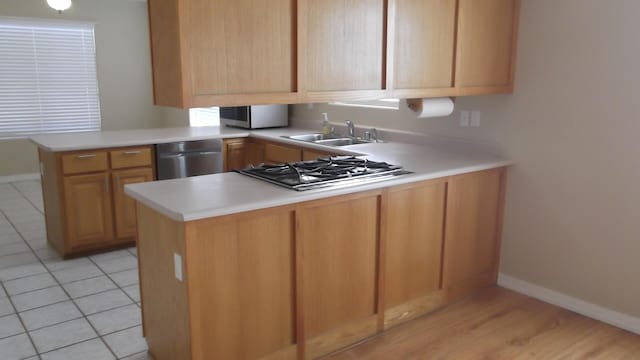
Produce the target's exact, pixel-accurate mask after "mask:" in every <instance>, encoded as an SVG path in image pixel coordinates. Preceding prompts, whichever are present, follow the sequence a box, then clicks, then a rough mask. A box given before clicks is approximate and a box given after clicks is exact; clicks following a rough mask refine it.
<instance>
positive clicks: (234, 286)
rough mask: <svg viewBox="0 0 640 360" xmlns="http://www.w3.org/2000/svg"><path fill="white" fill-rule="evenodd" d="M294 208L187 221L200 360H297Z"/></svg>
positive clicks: (191, 299) (194, 335) (193, 341)
mask: <svg viewBox="0 0 640 360" xmlns="http://www.w3.org/2000/svg"><path fill="white" fill-rule="evenodd" d="M292 210H293V209H292V208H288V209H278V210H274V209H267V210H263V211H258V212H251V213H250V214H239V215H232V216H227V217H220V218H214V219H205V220H200V221H195V222H191V223H189V224H187V228H186V231H187V241H186V247H187V248H186V256H185V258H186V266H187V272H186V281H187V282H188V284H189V296H188V298H189V302H190V304H191V308H190V311H189V313H190V328H191V334H190V335H191V344H192V346H191V349H192V352H193V356H192V358H193V359H202V360H206V359H266V358H269V359H295V358H296V343H297V340H296V338H297V337H296V328H295V309H294V307H295V301H294V296H295V293H294V288H295V284H294V281H295V280H294V279H295V276H294V274H295V270H294V215H293V211H292ZM145 295H147V294H146V293H145Z"/></svg>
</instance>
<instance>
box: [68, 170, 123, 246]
mask: <svg viewBox="0 0 640 360" xmlns="http://www.w3.org/2000/svg"><path fill="white" fill-rule="evenodd" d="M110 187H111V185H110V183H109V175H108V174H107V173H99V174H92V175H76V176H67V177H65V178H64V209H65V216H66V223H67V242H66V243H68V247H69V248H70V249H78V248H80V249H81V248H83V247H85V246H89V247H90V246H91V245H94V244H96V243H100V242H104V241H109V240H112V239H113V223H112V215H111V194H110V190H111V189H110Z"/></svg>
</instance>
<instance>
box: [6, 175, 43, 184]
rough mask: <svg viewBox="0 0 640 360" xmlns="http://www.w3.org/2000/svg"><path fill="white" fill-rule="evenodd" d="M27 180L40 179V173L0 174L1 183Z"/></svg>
mask: <svg viewBox="0 0 640 360" xmlns="http://www.w3.org/2000/svg"><path fill="white" fill-rule="evenodd" d="M25 180H40V174H38V173H33V174H17V175H8V176H0V184H4V183H10V182H16V181H25Z"/></svg>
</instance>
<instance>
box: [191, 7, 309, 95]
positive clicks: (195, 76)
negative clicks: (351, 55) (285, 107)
mask: <svg viewBox="0 0 640 360" xmlns="http://www.w3.org/2000/svg"><path fill="white" fill-rule="evenodd" d="M184 10H185V12H184V23H183V31H184V35H185V36H184V37H185V38H186V39H187V40H186V43H185V44H184V45H185V47H184V48H183V51H187V52H188V56H187V57H185V60H186V65H187V66H186V69H185V71H184V72H183V73H184V74H185V75H187V76H189V77H190V79H191V86H190V88H189V89H188V90H189V91H191V92H192V93H193V95H194V96H198V95H224V94H261V93H263V94H264V93H288V92H292V91H295V84H294V81H295V73H294V71H295V66H294V65H295V59H296V56H295V53H294V49H295V47H294V39H295V34H296V31H295V24H296V21H295V1H292V0H269V1H264V0H189V1H185V5H184Z"/></svg>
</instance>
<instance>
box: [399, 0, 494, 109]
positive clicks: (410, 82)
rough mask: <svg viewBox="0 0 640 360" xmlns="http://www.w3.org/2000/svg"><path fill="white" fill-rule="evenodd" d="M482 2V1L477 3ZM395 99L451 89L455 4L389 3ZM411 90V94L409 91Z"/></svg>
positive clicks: (434, 0)
mask: <svg viewBox="0 0 640 360" xmlns="http://www.w3.org/2000/svg"><path fill="white" fill-rule="evenodd" d="M480 2H482V1H480ZM389 4H390V6H391V8H392V9H394V11H393V12H392V14H394V15H393V18H392V25H391V27H392V31H391V32H390V33H391V34H393V39H394V45H393V47H394V52H393V61H394V66H393V77H394V78H393V88H394V95H395V96H399V97H402V96H405V97H406V96H414V97H420V96H432V95H434V94H435V95H437V92H435V90H437V89H449V90H447V91H449V92H450V91H451V88H452V87H453V63H454V44H455V30H456V29H455V27H456V0H391V1H390V3H389ZM411 90H413V91H411Z"/></svg>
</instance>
